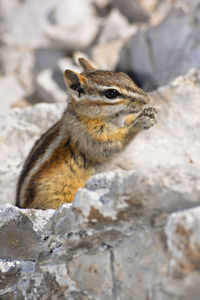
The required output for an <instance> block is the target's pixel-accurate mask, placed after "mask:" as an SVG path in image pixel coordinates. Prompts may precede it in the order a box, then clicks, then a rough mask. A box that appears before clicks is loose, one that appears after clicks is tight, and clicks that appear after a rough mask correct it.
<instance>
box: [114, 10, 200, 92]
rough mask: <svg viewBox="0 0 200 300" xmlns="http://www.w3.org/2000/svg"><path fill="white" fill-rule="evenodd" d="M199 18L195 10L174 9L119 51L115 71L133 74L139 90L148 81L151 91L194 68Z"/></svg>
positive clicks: (199, 47) (198, 58)
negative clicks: (120, 52) (119, 54)
mask: <svg viewBox="0 0 200 300" xmlns="http://www.w3.org/2000/svg"><path fill="white" fill-rule="evenodd" d="M199 18H200V8H199V7H198V6H197V7H196V10H195V11H193V10H192V11H191V10H187V11H185V10H183V9H182V8H176V9H173V10H172V11H171V12H170V13H169V14H168V16H167V17H166V18H165V19H164V20H163V22H162V23H161V24H159V25H157V26H155V27H151V28H148V29H147V30H143V29H142V30H140V32H138V33H137V34H136V35H134V36H133V37H132V39H131V42H130V45H128V46H125V47H128V49H127V51H125V50H124V51H122V54H121V55H122V61H121V63H120V65H119V69H120V70H122V71H126V72H128V73H134V74H135V76H136V77H137V78H138V80H139V81H140V82H141V83H142V85H143V86H144V85H145V83H146V82H148V81H149V80H151V81H152V82H153V83H154V85H153V86H152V87H153V88H155V87H156V86H157V87H158V86H161V85H165V84H167V83H168V82H169V81H170V80H172V79H174V78H175V77H176V76H179V75H182V74H184V73H185V72H186V71H188V69H189V68H192V67H198V66H199V63H200V56H199V55H198V53H199V52H200V45H199V43H198V39H199V32H200V28H199V21H198V20H199ZM191 24H192V25H191ZM168 37H170V38H168ZM127 57H128V59H127ZM125 61H126V63H125Z"/></svg>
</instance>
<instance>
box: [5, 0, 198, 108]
mask: <svg viewBox="0 0 200 300" xmlns="http://www.w3.org/2000/svg"><path fill="white" fill-rule="evenodd" d="M199 2H200V1H197V0H193V1H189V0H126V1H124V0H84V1H83V0H43V1H39V0H34V1H32V0H12V1H10V0H9V1H8V0H0V96H1V97H0V99H1V100H0V101H1V112H6V111H7V110H8V109H9V108H11V107H24V106H27V105H30V104H34V103H38V102H49V103H52V102H66V92H65V86H64V81H63V71H64V69H66V68H74V69H75V68H76V66H75V62H76V58H77V57H78V55H83V56H87V57H89V58H90V59H92V60H93V61H94V62H95V63H96V64H97V65H98V66H99V67H100V68H104V69H112V70H119V71H125V72H126V73H128V74H129V75H130V76H132V78H133V79H134V80H135V81H136V82H137V83H138V84H139V85H140V86H141V87H143V88H144V89H146V90H152V89H155V88H157V87H159V86H160V85H163V84H167V83H168V82H169V80H171V79H173V78H174V77H175V76H177V75H180V74H183V73H184V72H186V71H187V70H188V69H189V68H190V67H195V66H197V65H198V64H199V61H200V54H199V53H200V51H199V50H200V49H199V48H200V46H199V32H200V29H199V15H200V7H199ZM180 50H181V51H180ZM80 51H81V52H82V54H79V52H80ZM188 54H189V55H188Z"/></svg>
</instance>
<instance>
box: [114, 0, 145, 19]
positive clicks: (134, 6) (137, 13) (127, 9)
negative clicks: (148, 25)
mask: <svg viewBox="0 0 200 300" xmlns="http://www.w3.org/2000/svg"><path fill="white" fill-rule="evenodd" d="M112 2H113V5H114V6H116V7H117V8H118V9H119V11H121V12H122V13H123V14H124V15H125V16H126V18H127V19H128V20H129V21H130V22H147V21H148V14H147V13H146V12H145V11H144V10H143V9H142V7H141V6H140V3H139V1H138V0H134V1H132V0H127V1H123V0H114V1H112Z"/></svg>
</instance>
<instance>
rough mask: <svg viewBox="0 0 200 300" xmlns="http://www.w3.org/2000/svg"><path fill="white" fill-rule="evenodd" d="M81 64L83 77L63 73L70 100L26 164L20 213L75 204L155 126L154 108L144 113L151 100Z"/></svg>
mask: <svg viewBox="0 0 200 300" xmlns="http://www.w3.org/2000/svg"><path fill="white" fill-rule="evenodd" d="M79 64H80V65H81V67H82V68H83V72H82V73H80V74H79V73H77V72H74V71H72V70H66V71H65V72H64V79H65V83H66V86H67V90H68V93H69V96H70V99H69V104H68V107H67V109H66V110H65V112H64V113H63V116H62V118H61V119H60V120H59V121H58V122H57V123H55V124H54V125H53V126H52V127H51V128H50V129H49V130H47V132H46V133H44V134H43V135H42V137H41V138H40V139H39V140H38V141H37V142H36V143H35V145H34V146H33V148H32V150H31V152H30V154H29V156H28V158H27V159H26V161H25V164H24V167H23V170H22V172H21V175H20V178H19V181H18V186H17V197H16V198H17V200H16V203H17V205H18V206H19V207H22V208H36V209H48V208H53V209H57V208H58V207H59V206H60V205H61V204H63V203H66V202H67V203H70V202H73V200H74V196H75V194H76V192H77V190H78V189H79V188H82V187H84V186H85V183H86V181H87V180H88V179H89V178H90V177H91V175H93V174H95V173H96V172H97V171H98V167H99V166H101V165H102V164H104V163H106V162H107V161H109V160H110V159H111V157H112V156H113V155H114V154H116V153H119V152H120V151H122V150H123V149H124V148H125V147H126V146H127V145H128V144H129V143H130V141H132V139H133V138H134V137H135V136H136V135H137V134H138V133H139V132H140V131H142V130H143V129H149V128H150V127H152V126H153V125H154V124H155V123H156V115H157V113H156V109H155V108H152V107H148V108H145V109H144V110H143V111H142V109H143V107H144V105H146V104H148V103H149V101H150V97H149V96H148V95H147V94H146V93H145V92H144V91H143V90H142V89H140V88H139V87H138V86H137V85H136V84H135V83H134V82H133V81H132V80H131V79H130V78H129V76H128V75H126V74H125V73H121V72H110V71H103V70H98V69H96V68H95V67H94V66H93V65H92V64H91V63H90V62H89V61H88V60H86V59H84V58H79ZM139 112H141V113H140V114H139V115H138V113H139Z"/></svg>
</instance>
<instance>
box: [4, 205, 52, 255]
mask: <svg viewBox="0 0 200 300" xmlns="http://www.w3.org/2000/svg"><path fill="white" fill-rule="evenodd" d="M53 212H54V211H53V210H49V211H46V212H45V215H44V216H43V213H42V212H41V213H40V211H35V210H28V211H27V210H20V209H19V208H17V207H14V206H11V205H8V204H7V205H3V206H1V207H0V218H1V224H0V229H1V232H0V240H1V244H0V257H1V258H2V259H12V260H35V259H36V258H37V257H38V255H39V253H40V252H41V251H42V249H43V247H42V245H43V244H44V236H45V231H44V232H43V229H44V225H45V224H46V223H47V222H48V220H49V219H50V218H51V216H52V214H53ZM33 222H34V225H33Z"/></svg>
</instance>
